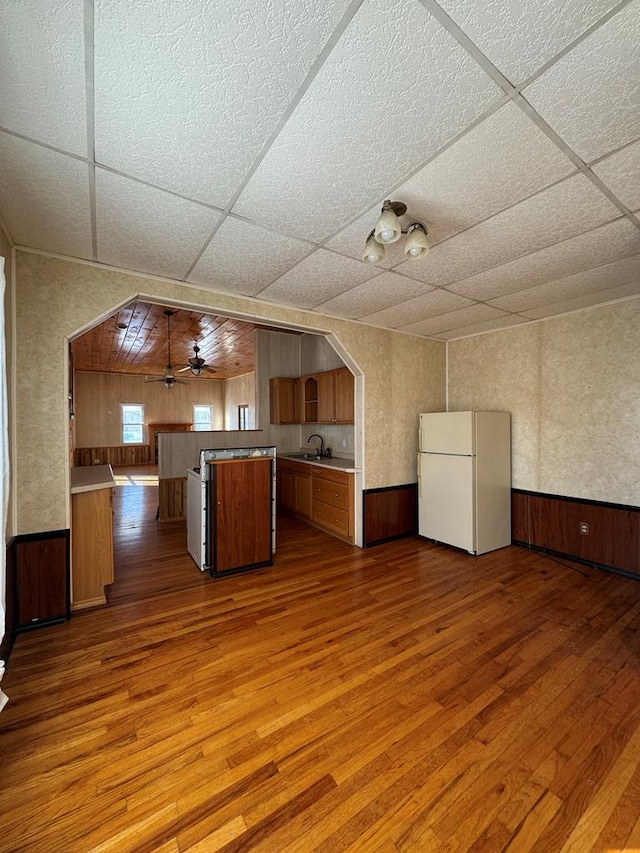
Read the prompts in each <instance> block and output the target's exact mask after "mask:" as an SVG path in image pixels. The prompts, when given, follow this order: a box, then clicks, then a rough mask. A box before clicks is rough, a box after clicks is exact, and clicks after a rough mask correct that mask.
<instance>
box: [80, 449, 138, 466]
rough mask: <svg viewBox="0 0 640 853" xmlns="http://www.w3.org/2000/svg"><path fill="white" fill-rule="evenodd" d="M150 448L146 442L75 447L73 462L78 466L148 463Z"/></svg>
mask: <svg viewBox="0 0 640 853" xmlns="http://www.w3.org/2000/svg"><path fill="white" fill-rule="evenodd" d="M150 462H151V448H150V446H149V445H148V444H132V445H128V446H126V447H125V446H124V445H120V446H117V447H76V449H75V450H74V451H73V464H74V465H75V466H76V467H78V468H80V467H83V466H86V465H117V466H121V465H148V464H149V463H150Z"/></svg>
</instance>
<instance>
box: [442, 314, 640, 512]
mask: <svg viewBox="0 0 640 853" xmlns="http://www.w3.org/2000/svg"><path fill="white" fill-rule="evenodd" d="M449 408H450V409H451V410H452V411H461V410H465V409H474V408H475V409H499V410H506V411H510V412H511V413H512V435H513V453H512V459H513V485H514V487H516V488H521V489H530V490H532V491H540V492H548V493H550V494H559V495H569V496H572V497H584V498H589V499H593V500H601V501H610V502H613V503H622V504H630V505H633V506H638V505H640V440H639V439H638V437H639V436H640V299H633V300H628V301H626V302H619V303H616V304H613V305H608V306H604V307H602V308H597V309H591V310H589V311H584V312H580V313H577V314H572V315H567V316H565V317H559V318H555V319H551V320H546V321H545V322H541V323H535V324H533V325H529V326H522V327H518V328H515V329H511V330H506V331H503V332H495V333H492V334H488V335H482V336H480V337H476V338H469V339H466V340H462V341H456V342H452V343H451V344H449Z"/></svg>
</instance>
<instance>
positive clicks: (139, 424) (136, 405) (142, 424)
mask: <svg viewBox="0 0 640 853" xmlns="http://www.w3.org/2000/svg"><path fill="white" fill-rule="evenodd" d="M134 408H137V409H140V417H141V420H140V421H130V422H127V421H125V411H126V410H127V409H134ZM132 427H139V429H140V441H138V440H137V439H136V440H135V441H127V439H126V436H125V432H126V430H127V429H128V430H131V428H132ZM120 430H121V432H120V439H121V441H122V444H123V446H126V447H130V446H131V445H134V444H145V422H144V403H120Z"/></svg>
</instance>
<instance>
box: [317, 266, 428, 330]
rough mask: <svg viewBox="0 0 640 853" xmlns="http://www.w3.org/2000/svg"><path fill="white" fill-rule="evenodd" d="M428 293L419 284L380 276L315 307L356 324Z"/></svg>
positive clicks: (389, 274) (399, 277)
mask: <svg viewBox="0 0 640 853" xmlns="http://www.w3.org/2000/svg"><path fill="white" fill-rule="evenodd" d="M431 289H432V288H430V287H429V285H427V284H424V282H422V281H414V280H413V279H411V278H407V277H406V276H404V275H398V274H397V273H394V272H384V273H382V275H376V277H375V278H370V279H369V280H368V281H365V282H364V284H359V285H357V286H356V287H353V288H351V290H347V291H346V292H345V293H342V294H340V296H336V297H334V298H333V299H329V301H328V302H324V303H322V304H321V305H318V306H316V310H318V311H326V312H327V313H328V314H334V315H337V316H339V317H349V318H351V319H354V320H357V319H358V318H359V317H362V316H363V315H365V314H371V313H372V312H374V311H382V310H383V309H384V308H389V307H391V306H392V305H395V304H396V303H398V302H404V301H406V300H407V299H412V298H413V297H414V296H420V295H421V294H423V293H428V291H429V290H431Z"/></svg>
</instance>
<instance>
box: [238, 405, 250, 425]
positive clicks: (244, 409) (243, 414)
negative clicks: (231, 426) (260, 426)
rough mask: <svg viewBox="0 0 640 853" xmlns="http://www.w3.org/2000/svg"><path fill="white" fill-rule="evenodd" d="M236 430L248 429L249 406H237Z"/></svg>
mask: <svg viewBox="0 0 640 853" xmlns="http://www.w3.org/2000/svg"><path fill="white" fill-rule="evenodd" d="M238 429H249V405H248V404H247V403H243V404H242V405H241V406H238Z"/></svg>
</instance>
